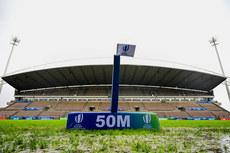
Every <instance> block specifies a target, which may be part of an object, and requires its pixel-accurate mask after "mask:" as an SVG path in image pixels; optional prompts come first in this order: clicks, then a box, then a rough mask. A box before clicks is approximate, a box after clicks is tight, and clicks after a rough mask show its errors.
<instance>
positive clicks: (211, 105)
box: [199, 103, 223, 111]
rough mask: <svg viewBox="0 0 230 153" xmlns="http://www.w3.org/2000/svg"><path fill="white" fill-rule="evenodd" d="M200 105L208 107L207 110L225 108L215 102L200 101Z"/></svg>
mask: <svg viewBox="0 0 230 153" xmlns="http://www.w3.org/2000/svg"><path fill="white" fill-rule="evenodd" d="M199 105H201V106H202V107H204V108H207V110H210V111H222V110H223V109H222V108H220V107H218V106H217V105H215V104H213V103H199Z"/></svg>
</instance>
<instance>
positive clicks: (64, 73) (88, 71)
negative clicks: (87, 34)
mask: <svg viewBox="0 0 230 153" xmlns="http://www.w3.org/2000/svg"><path fill="white" fill-rule="evenodd" d="M112 69H113V65H86V66H68V67H59V68H51V69H43V70H36V71H31V72H24V73H19V74H13V75H9V76H4V77H3V80H5V81H6V82H7V83H9V84H10V85H11V86H13V87H14V88H15V89H17V90H30V89H38V88H49V87H59V86H73V85H99V84H111V83H112ZM225 79H226V78H225V77H221V76H218V75H213V74H209V73H203V72H198V71H191V70H184V69H175V68H169V67H159V66H143V65H121V66H120V84H125V85H129V84H130V85H147V86H163V87H178V88H186V89H194V90H203V91H211V90H212V89H213V88H215V87H216V86H217V85H219V84H220V83H221V82H223V81H224V80H225Z"/></svg>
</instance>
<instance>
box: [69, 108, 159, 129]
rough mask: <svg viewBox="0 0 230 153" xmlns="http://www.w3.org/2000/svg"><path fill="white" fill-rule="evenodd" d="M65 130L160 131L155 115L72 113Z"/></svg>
mask: <svg viewBox="0 0 230 153" xmlns="http://www.w3.org/2000/svg"><path fill="white" fill-rule="evenodd" d="M66 128H67V129H89V130H91V129H101V130H106V129H139V128H144V129H153V130H160V124H159V120H158V117H157V114H155V113H139V112H138V113H135V112H117V113H111V112H95V113H94V112H84V113H83V112H74V113H69V115H68V121H67V125H66Z"/></svg>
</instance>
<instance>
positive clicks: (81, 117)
mask: <svg viewBox="0 0 230 153" xmlns="http://www.w3.org/2000/svg"><path fill="white" fill-rule="evenodd" d="M82 121H83V114H78V115H77V116H75V122H76V123H77V124H79V123H81V122H82Z"/></svg>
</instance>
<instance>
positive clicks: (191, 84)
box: [0, 63, 230, 119]
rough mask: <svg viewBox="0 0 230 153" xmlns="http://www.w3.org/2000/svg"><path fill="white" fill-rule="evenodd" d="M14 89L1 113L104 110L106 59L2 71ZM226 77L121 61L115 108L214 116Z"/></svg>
mask: <svg viewBox="0 0 230 153" xmlns="http://www.w3.org/2000/svg"><path fill="white" fill-rule="evenodd" d="M3 79H4V80H5V81H6V82H7V83H8V84H10V85H11V86H12V87H14V88H15V101H14V102H11V103H9V104H10V105H9V106H8V107H6V108H4V109H3V110H2V111H0V116H2V117H5V118H16V119H18V118H30V119H31V118H39V117H40V118H42V117H49V118H63V117H66V116H67V114H68V113H69V112H74V111H75V112H76V111H98V112H103V111H108V109H109V108H110V100H111V83H112V64H105V63H103V64H82V65H81V64H78V65H74V66H73V65H68V66H60V67H59V66H57V67H50V68H45V69H37V70H31V71H28V70H27V71H24V72H19V73H14V74H8V75H6V76H3ZM225 79H226V78H225V77H222V76H219V75H216V74H211V73H207V72H201V71H196V70H191V69H181V68H175V67H173V68H172V67H167V66H162V65H158V66H155V65H143V64H133V63H132V64H130V63H128V64H127V63H125V64H124V63H122V64H121V67H120V88H119V95H120V96H119V106H118V107H119V109H120V111H128V112H132V111H141V112H155V113H157V114H158V116H159V117H160V118H164V119H166V118H167V119H220V118H229V115H230V113H229V112H228V111H226V110H225V109H223V108H221V107H220V106H219V105H218V103H214V102H213V98H214V92H213V89H214V88H215V87H216V86H218V85H219V84H220V83H222V82H223V81H224V80H225Z"/></svg>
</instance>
